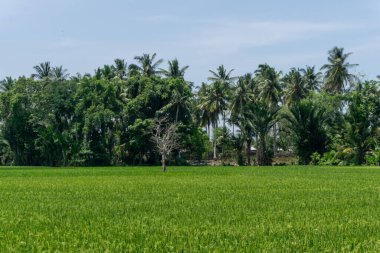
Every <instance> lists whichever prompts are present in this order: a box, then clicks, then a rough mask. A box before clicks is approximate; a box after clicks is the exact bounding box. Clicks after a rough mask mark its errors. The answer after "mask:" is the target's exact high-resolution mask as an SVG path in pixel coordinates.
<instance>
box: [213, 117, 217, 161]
mask: <svg viewBox="0 0 380 253" xmlns="http://www.w3.org/2000/svg"><path fill="white" fill-rule="evenodd" d="M213 134H214V157H213V158H214V160H216V159H217V154H216V141H217V139H218V122H216V123H215V125H214V131H213Z"/></svg>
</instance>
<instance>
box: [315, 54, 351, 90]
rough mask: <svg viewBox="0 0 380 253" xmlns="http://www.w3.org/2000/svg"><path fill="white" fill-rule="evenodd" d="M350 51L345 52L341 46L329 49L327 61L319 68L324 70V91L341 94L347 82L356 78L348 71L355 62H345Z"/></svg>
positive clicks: (349, 82)
mask: <svg viewBox="0 0 380 253" xmlns="http://www.w3.org/2000/svg"><path fill="white" fill-rule="evenodd" d="M351 54H352V53H345V52H344V49H343V48H338V47H334V48H333V49H332V50H330V51H329V56H328V62H329V63H327V64H325V65H323V66H322V68H321V70H324V71H325V76H324V81H325V86H324V89H325V90H326V91H329V92H332V93H335V94H341V93H343V92H344V90H345V89H346V86H347V85H348V84H352V83H353V82H354V81H355V80H356V79H357V78H356V77H355V75H353V74H351V73H350V72H349V70H350V69H352V68H353V67H355V66H357V64H350V63H349V62H347V59H348V57H349V56H350V55H351Z"/></svg>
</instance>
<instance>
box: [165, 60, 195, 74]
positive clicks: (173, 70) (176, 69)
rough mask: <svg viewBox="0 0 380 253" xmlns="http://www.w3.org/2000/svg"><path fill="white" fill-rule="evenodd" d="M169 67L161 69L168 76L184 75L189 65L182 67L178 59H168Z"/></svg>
mask: <svg viewBox="0 0 380 253" xmlns="http://www.w3.org/2000/svg"><path fill="white" fill-rule="evenodd" d="M168 65H169V66H168V69H167V70H166V69H160V72H161V73H162V74H163V75H164V76H166V77H174V78H176V77H184V75H185V72H186V70H187V69H188V68H189V66H187V65H186V66H184V67H182V68H181V67H180V66H179V62H178V60H177V59H174V60H171V61H168Z"/></svg>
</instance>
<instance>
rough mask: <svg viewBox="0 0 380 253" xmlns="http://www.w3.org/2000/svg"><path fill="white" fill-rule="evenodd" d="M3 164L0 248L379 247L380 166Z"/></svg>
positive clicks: (326, 249) (233, 249) (356, 249)
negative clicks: (64, 166) (162, 169)
mask: <svg viewBox="0 0 380 253" xmlns="http://www.w3.org/2000/svg"><path fill="white" fill-rule="evenodd" d="M168 169H169V172H168V173H167V174H163V173H161V172H160V168H158V167H153V168H152V167H140V168H137V167H135V168H131V167H126V168H71V169H50V168H1V169H0V252H41V251H45V252H106V251H109V252H127V251H134V252H143V251H147V252H178V251H181V252H197V251H201V252H210V251H212V252H215V251H216V252H247V251H248V252H252V251H254V252H263V251H264V252H265V251H267V252H334V251H336V252H349V251H354V252H380V168H369V167H360V168H358V167H335V168H333V167H329V168H323V167H268V168H244V167H240V168H235V167H182V168H180V167H176V168H172V167H169V168H168Z"/></svg>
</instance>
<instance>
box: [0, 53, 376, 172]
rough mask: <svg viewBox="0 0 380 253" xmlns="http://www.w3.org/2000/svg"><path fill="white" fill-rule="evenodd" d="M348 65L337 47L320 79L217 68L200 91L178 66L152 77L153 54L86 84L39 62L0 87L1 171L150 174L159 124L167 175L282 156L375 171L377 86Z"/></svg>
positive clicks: (314, 73) (312, 70)
mask: <svg viewBox="0 0 380 253" xmlns="http://www.w3.org/2000/svg"><path fill="white" fill-rule="evenodd" d="M349 56H350V53H345V51H344V49H343V48H338V47H335V48H333V49H332V50H330V51H329V52H328V59H327V63H326V64H325V65H323V66H322V68H320V69H317V68H316V67H315V66H313V67H310V66H306V67H304V68H292V69H290V70H289V71H288V72H287V73H282V72H281V71H277V70H276V69H275V68H274V67H272V66H270V65H268V64H261V65H259V66H258V67H257V69H256V70H254V71H252V73H247V74H245V75H242V76H234V75H233V74H234V70H228V69H226V68H225V67H224V66H223V65H221V66H219V67H218V68H217V69H216V70H210V76H209V77H208V78H207V81H206V82H204V83H202V84H200V85H194V84H193V83H192V82H190V81H188V80H186V79H185V72H186V70H187V69H188V66H183V67H182V66H180V64H179V62H178V60H177V59H174V60H171V61H168V63H167V67H166V68H160V67H161V66H163V60H162V59H157V55H156V54H152V55H150V54H143V55H142V56H136V57H135V58H134V63H132V64H127V62H126V61H125V60H123V59H116V60H115V61H114V63H113V64H112V65H104V66H103V67H99V68H97V69H96V70H95V71H94V73H93V74H88V73H86V74H84V75H81V74H79V73H78V74H76V75H69V74H68V72H67V70H66V69H64V68H63V67H62V66H56V67H54V66H52V65H51V64H50V62H44V63H41V64H39V65H37V66H35V67H34V74H32V75H31V76H30V77H25V76H21V77H18V78H17V79H13V78H12V77H6V78H5V79H4V80H3V81H1V83H0V89H1V93H0V155H1V161H0V163H1V165H47V166H97V165H98V166H100V165H102V166H106V165H132V164H149V165H151V164H157V163H159V162H160V160H161V157H160V152H159V150H158V149H157V145H155V143H154V141H152V140H154V129H157V125H155V122H157V120H158V119H160V118H165V120H166V121H167V122H169V123H170V124H171V126H172V125H175V136H176V138H175V139H176V143H171V144H172V146H171V147H172V149H173V152H171V153H172V155H171V157H170V159H169V160H170V162H171V163H172V164H186V163H188V162H189V161H201V160H207V159H215V160H221V161H224V162H226V163H229V162H232V161H234V162H236V163H238V164H239V165H253V164H256V165H271V164H272V163H273V158H274V157H276V156H278V155H279V154H283V153H290V154H294V155H296V156H297V158H298V163H299V164H323V165H349V164H357V165H359V164H370V165H379V163H380V88H379V87H380V84H379V83H380V82H379V81H380V79H377V80H366V79H365V78H363V77H358V76H355V75H354V74H353V73H352V69H353V68H354V67H355V66H356V64H350V63H349V62H348V58H349ZM156 132H157V131H156ZM156 139H157V138H156ZM168 155H169V154H167V156H168Z"/></svg>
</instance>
